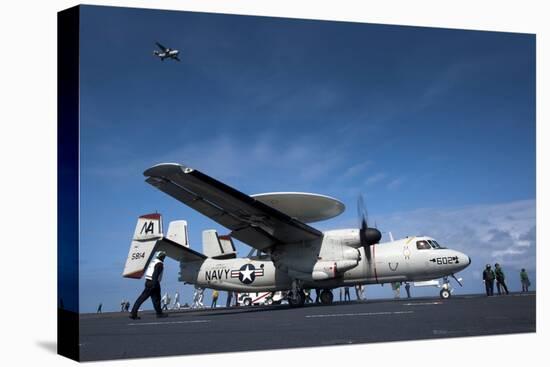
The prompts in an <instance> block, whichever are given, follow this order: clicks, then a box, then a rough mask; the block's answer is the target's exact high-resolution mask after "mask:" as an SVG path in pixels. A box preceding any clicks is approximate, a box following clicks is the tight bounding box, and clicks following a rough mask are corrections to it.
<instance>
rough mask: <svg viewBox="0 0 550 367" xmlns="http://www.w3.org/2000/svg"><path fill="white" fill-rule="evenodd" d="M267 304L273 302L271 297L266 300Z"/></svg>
mask: <svg viewBox="0 0 550 367" xmlns="http://www.w3.org/2000/svg"><path fill="white" fill-rule="evenodd" d="M265 304H266V305H268V306H269V305H272V304H273V300H272V299H271V298H268V299H267V300H266V301H265Z"/></svg>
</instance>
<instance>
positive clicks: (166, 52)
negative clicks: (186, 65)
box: [153, 42, 181, 61]
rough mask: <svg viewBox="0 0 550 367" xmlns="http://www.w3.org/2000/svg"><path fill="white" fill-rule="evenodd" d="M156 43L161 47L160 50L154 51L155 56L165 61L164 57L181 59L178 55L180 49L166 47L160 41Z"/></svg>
mask: <svg viewBox="0 0 550 367" xmlns="http://www.w3.org/2000/svg"><path fill="white" fill-rule="evenodd" d="M155 44H156V45H157V47H158V48H159V49H160V51H157V50H155V51H153V54H154V55H155V56H158V57H160V60H161V61H164V59H174V60H177V61H181V60H180V59H179V58H178V55H179V53H180V52H179V51H178V50H175V49H173V48H169V47H164V46H163V45H161V44H160V43H158V42H155Z"/></svg>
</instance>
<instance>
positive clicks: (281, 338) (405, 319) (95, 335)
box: [80, 293, 536, 361]
mask: <svg viewBox="0 0 550 367" xmlns="http://www.w3.org/2000/svg"><path fill="white" fill-rule="evenodd" d="M140 316H141V320H135V321H134V320H131V319H129V318H128V314H127V313H120V312H112V313H103V314H81V315H80V353H81V358H82V360H83V361H91V360H104V359H118V358H143V357H159V356H171V355H189V354H203V353H224V352H235V351H254V350H266V349H280V348H296V347H316V346H330V345H342V344H346V345H347V344H358V343H375V342H389V341H403V340H418V339H433V338H447V337H464V336H479V335H495V334H511V333H529V332H535V331H536V294H535V293H524V294H521V293H514V294H510V295H508V296H494V297H486V296H484V295H460V296H453V297H452V298H451V299H448V300H442V299H440V298H425V297H424V298H410V299H406V298H402V299H400V300H393V299H391V300H388V299H383V300H368V301H363V302H348V303H340V302H336V303H334V304H332V305H317V304H306V305H305V306H304V307H301V308H290V307H289V306H287V305H279V306H253V307H232V308H217V309H214V310H212V309H202V310H179V311H170V312H169V317H167V318H162V319H157V318H156V317H155V315H154V313H153V312H148V311H145V312H141V313H140Z"/></svg>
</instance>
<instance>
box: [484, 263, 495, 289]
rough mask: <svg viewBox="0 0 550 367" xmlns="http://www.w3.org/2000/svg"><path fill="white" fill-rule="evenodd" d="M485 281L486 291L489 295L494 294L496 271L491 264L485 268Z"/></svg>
mask: <svg viewBox="0 0 550 367" xmlns="http://www.w3.org/2000/svg"><path fill="white" fill-rule="evenodd" d="M483 281H484V282H485V293H487V296H492V295H493V292H494V288H495V272H494V271H493V269H491V265H489V264H487V266H485V270H483Z"/></svg>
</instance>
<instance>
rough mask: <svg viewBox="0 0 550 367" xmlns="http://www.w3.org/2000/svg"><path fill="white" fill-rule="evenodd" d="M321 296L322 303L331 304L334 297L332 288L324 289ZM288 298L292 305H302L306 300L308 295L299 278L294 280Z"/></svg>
mask: <svg viewBox="0 0 550 367" xmlns="http://www.w3.org/2000/svg"><path fill="white" fill-rule="evenodd" d="M319 298H320V299H321V303H322V304H324V305H330V304H331V303H332V301H333V299H334V295H333V294H332V291H331V290H330V289H323V291H322V292H321V294H320V295H319ZM287 300H288V304H289V305H290V306H291V307H301V306H303V305H304V303H305V302H306V295H305V293H304V290H303V288H302V286H301V283H300V281H299V280H294V281H293V282H292V289H291V290H290V292H288V296H287Z"/></svg>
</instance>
